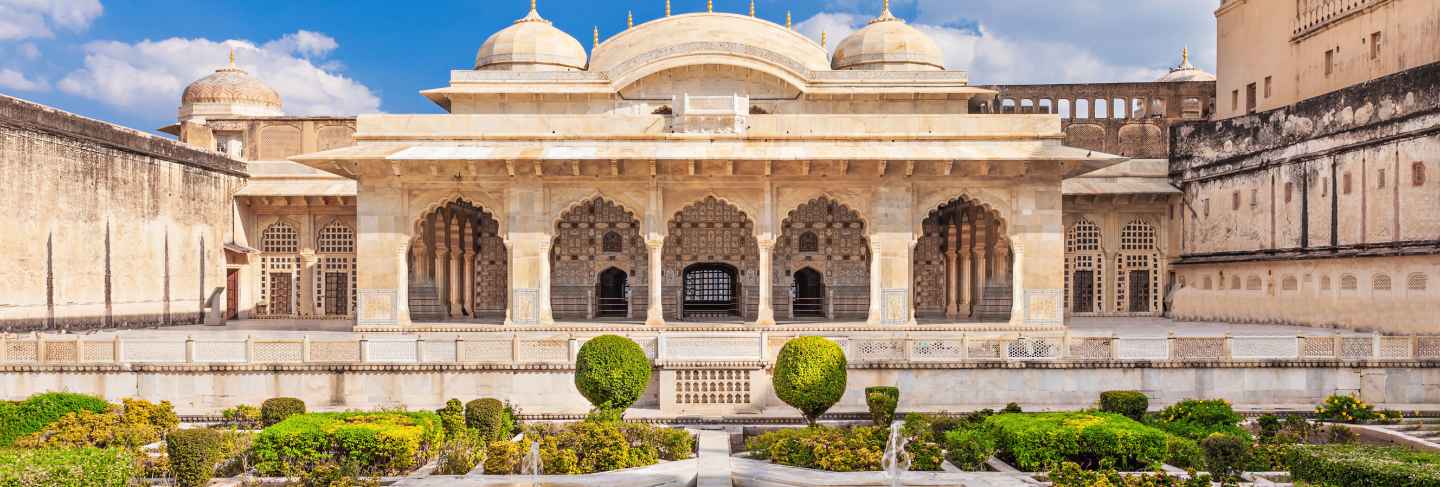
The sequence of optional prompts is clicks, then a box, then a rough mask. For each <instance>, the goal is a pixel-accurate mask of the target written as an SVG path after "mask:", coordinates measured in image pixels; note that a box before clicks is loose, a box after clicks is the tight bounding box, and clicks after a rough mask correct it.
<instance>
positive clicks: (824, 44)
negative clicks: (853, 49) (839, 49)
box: [820, 30, 830, 49]
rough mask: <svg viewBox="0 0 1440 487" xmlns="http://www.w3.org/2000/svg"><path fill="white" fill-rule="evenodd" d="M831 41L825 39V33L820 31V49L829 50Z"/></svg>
mask: <svg viewBox="0 0 1440 487" xmlns="http://www.w3.org/2000/svg"><path fill="white" fill-rule="evenodd" d="M829 44H830V42H829V39H826V38H825V31H823V30H822V31H820V47H822V48H826V49H829V47H830V46H829Z"/></svg>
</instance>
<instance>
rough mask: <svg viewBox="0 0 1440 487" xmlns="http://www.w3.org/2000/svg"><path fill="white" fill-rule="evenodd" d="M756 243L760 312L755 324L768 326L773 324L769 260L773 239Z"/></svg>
mask: <svg viewBox="0 0 1440 487" xmlns="http://www.w3.org/2000/svg"><path fill="white" fill-rule="evenodd" d="M757 242H758V243H759V247H760V303H759V304H760V310H759V313H758V314H757V315H756V317H755V324H757V325H761V326H770V325H774V324H775V299H774V287H775V286H774V283H773V282H771V281H772V280H773V279H774V278H773V277H772V276H771V274H773V273H774V269H773V268H772V266H771V260H772V258H773V257H772V255H773V254H774V252H775V239H761V240H758V241H757Z"/></svg>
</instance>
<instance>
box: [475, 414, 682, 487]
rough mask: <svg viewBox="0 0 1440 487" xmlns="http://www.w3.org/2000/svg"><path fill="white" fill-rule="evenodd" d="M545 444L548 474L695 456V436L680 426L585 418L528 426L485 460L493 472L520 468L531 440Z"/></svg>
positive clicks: (544, 461) (605, 469)
mask: <svg viewBox="0 0 1440 487" xmlns="http://www.w3.org/2000/svg"><path fill="white" fill-rule="evenodd" d="M536 439H538V441H539V443H540V462H541V466H542V469H543V472H544V473H545V474H546V475H579V474H588V473H597V472H608V471H611V470H620V469H625V468H634V467H644V466H648V465H654V464H656V463H658V462H659V461H660V460H670V461H675V460H685V459H689V458H691V457H693V456H694V453H695V437H694V436H692V435H690V433H688V432H686V431H685V430H681V429H674V428H661V427H656V426H652V425H648V424H635V423H620V422H615V421H581V422H577V423H570V424H565V425H555V424H535V425H527V426H526V427H525V439H524V440H523V441H521V442H509V441H497V442H492V443H490V457H489V458H487V459H486V460H485V472H486V473H489V474H515V473H520V459H521V458H522V457H523V456H524V455H525V454H527V453H528V452H529V449H530V442H531V441H536Z"/></svg>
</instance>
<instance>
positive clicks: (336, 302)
mask: <svg viewBox="0 0 1440 487" xmlns="http://www.w3.org/2000/svg"><path fill="white" fill-rule="evenodd" d="M325 314H327V315H331V316H345V315H348V314H350V275H349V274H346V273H344V272H327V273H325Z"/></svg>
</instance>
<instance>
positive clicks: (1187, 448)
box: [1165, 435, 1205, 469]
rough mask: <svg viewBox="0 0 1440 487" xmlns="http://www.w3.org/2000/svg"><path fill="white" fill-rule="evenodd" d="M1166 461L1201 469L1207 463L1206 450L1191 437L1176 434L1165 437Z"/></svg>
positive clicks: (1184, 466)
mask: <svg viewBox="0 0 1440 487" xmlns="http://www.w3.org/2000/svg"><path fill="white" fill-rule="evenodd" d="M1165 463H1167V464H1170V465H1173V466H1176V467H1180V468H1193V469H1199V468H1202V467H1204V465H1205V450H1202V449H1200V444H1199V443H1196V442H1195V441H1194V440H1191V439H1189V438H1184V437H1180V436H1175V435H1166V437H1165Z"/></svg>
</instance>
